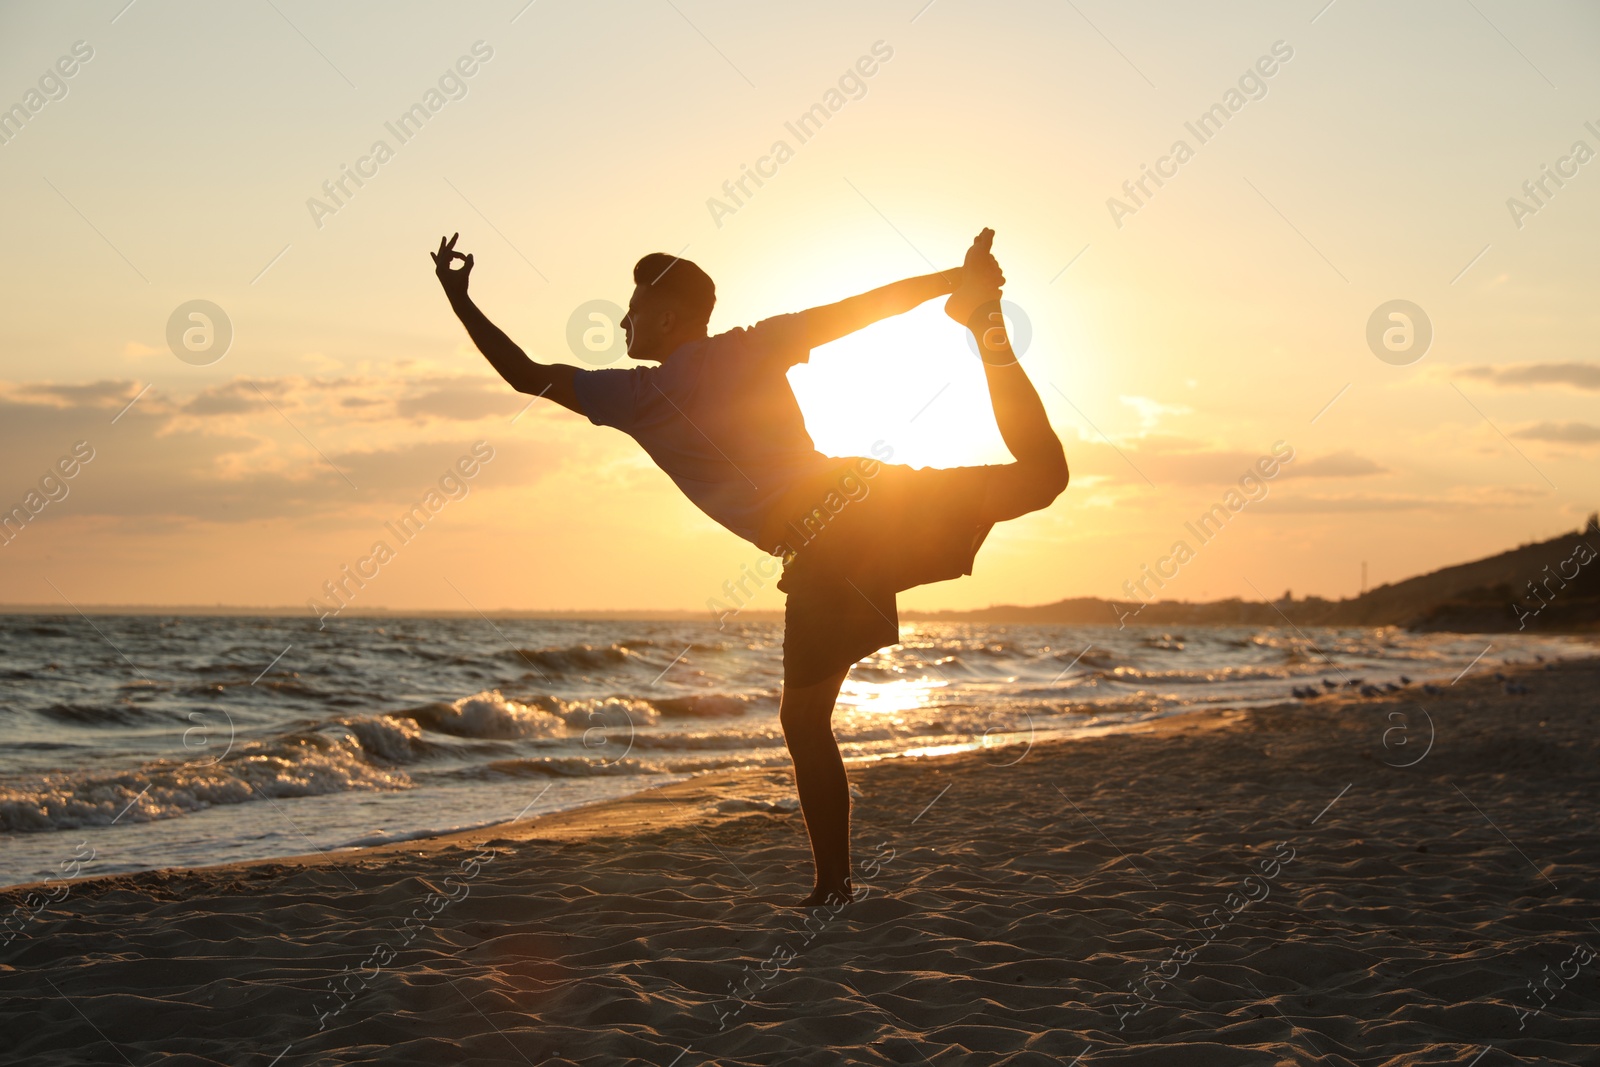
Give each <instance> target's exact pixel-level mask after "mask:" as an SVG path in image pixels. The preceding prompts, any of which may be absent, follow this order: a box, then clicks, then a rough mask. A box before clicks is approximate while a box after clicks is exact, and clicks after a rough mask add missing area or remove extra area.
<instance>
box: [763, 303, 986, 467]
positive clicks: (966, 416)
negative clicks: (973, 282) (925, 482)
mask: <svg viewBox="0 0 1600 1067" xmlns="http://www.w3.org/2000/svg"><path fill="white" fill-rule="evenodd" d="M968 339H969V338H968V335H967V334H966V333H965V331H963V330H962V329H961V328H960V327H958V326H957V325H956V324H955V323H953V322H951V321H950V319H948V318H947V317H946V316H945V315H944V313H943V312H942V311H941V310H940V308H939V305H938V304H937V303H936V302H935V303H930V304H925V305H923V306H922V307H920V308H917V309H916V310H915V311H912V312H909V313H907V314H905V315H899V316H896V317H894V318H891V319H885V320H884V321H882V322H879V323H876V324H874V325H872V326H870V327H868V328H867V329H865V330H861V331H860V332H858V333H854V334H851V335H850V336H848V337H844V338H841V339H840V340H838V341H835V342H833V343H832V344H829V345H824V346H823V347H821V348H818V349H816V350H814V351H813V352H812V353H811V360H810V362H809V363H808V364H802V365H800V366H798V367H796V368H794V369H793V370H791V371H790V372H789V384H790V385H791V386H792V387H793V389H794V394H795V398H796V399H797V400H798V401H799V403H800V409H801V411H802V412H804V414H805V418H806V429H807V430H809V431H810V433H811V438H812V440H813V441H814V442H815V443H816V446H817V450H818V451H819V452H822V453H825V454H827V455H830V456H873V455H876V456H879V457H880V458H881V457H884V456H885V449H886V448H887V449H888V450H889V451H888V453H887V458H888V459H889V461H890V462H893V463H903V464H906V465H908V466H912V467H961V466H972V465H975V464H980V463H1006V462H1009V461H1010V460H1011V455H1010V453H1008V452H1007V451H1006V448H1005V444H1004V442H1002V441H1001V440H1000V432H999V430H998V429H997V428H996V427H995V422H994V413H993V411H992V410H991V409H990V406H989V390H988V386H987V385H986V384H985V382H984V377H983V366H982V364H981V363H980V362H979V361H978V357H977V355H976V354H975V352H974V351H973V349H972V348H970V347H968V344H967V341H968ZM874 446H876V448H875V447H874Z"/></svg>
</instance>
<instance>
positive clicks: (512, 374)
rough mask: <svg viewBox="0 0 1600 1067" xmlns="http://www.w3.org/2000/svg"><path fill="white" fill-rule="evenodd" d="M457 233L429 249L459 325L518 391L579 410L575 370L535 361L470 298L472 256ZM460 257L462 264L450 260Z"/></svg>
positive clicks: (562, 365)
mask: <svg viewBox="0 0 1600 1067" xmlns="http://www.w3.org/2000/svg"><path fill="white" fill-rule="evenodd" d="M459 236H461V235H460V234H456V235H455V236H454V237H451V238H450V239H449V240H448V241H447V240H445V239H444V238H443V237H441V238H439V251H437V252H430V253H429V255H431V256H432V257H433V264H434V273H435V274H437V275H438V276H439V284H440V285H441V286H442V287H443V288H444V292H445V295H446V296H447V297H449V298H450V307H451V310H453V311H454V312H455V313H456V318H458V319H460V320H461V325H463V326H465V327H466V328H467V335H468V336H469V337H471V338H472V343H473V344H475V345H477V346H478V351H479V352H482V353H483V354H484V357H485V358H487V359H488V360H489V363H490V364H491V365H493V367H494V369H495V370H496V371H498V372H499V373H500V377H502V378H504V379H505V380H506V381H507V382H508V383H510V385H511V387H512V388H513V389H515V390H517V391H518V392H519V393H532V394H533V395H534V396H542V397H544V398H545V399H547V400H554V401H555V402H556V403H557V404H560V405H561V406H562V407H564V408H570V409H571V410H573V411H576V412H578V414H580V415H581V414H583V410H582V409H581V408H579V406H578V396H577V393H576V392H574V391H573V388H572V375H573V372H574V370H575V368H573V367H569V366H566V365H565V364H561V363H555V364H548V363H535V362H534V361H533V360H531V359H529V358H528V356H527V353H525V352H523V351H522V349H521V348H518V347H517V344H516V342H515V341H513V340H511V338H509V337H507V336H506V334H505V331H504V330H502V329H500V327H498V326H496V325H495V324H494V323H492V322H490V321H489V317H488V316H487V315H485V314H484V313H483V312H482V311H480V310H478V305H476V304H474V303H473V302H472V298H471V297H470V296H468V295H467V279H468V277H469V276H470V275H471V274H472V256H471V255H463V254H461V253H460V252H457V251H456V250H455V248H456V237H459ZM456 260H460V261H461V266H460V267H459V268H458V267H454V266H452V264H453V263H454V262H455V261H456Z"/></svg>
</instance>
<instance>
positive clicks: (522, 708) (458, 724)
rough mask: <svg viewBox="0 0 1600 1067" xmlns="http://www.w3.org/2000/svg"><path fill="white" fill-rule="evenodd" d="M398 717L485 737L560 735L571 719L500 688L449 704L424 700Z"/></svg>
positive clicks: (447, 731) (444, 730)
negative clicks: (512, 696) (510, 696)
mask: <svg viewBox="0 0 1600 1067" xmlns="http://www.w3.org/2000/svg"><path fill="white" fill-rule="evenodd" d="M393 717H396V718H406V719H410V720H413V721H414V722H416V723H417V724H418V725H419V726H422V727H424V728H426V729H429V730H436V731H438V732H439V733H442V734H449V735H451V736H452V737H482V738H490V739H498V740H506V739H511V738H523V737H559V736H561V735H562V734H564V733H565V732H566V729H567V723H566V721H565V720H564V719H563V718H562V717H561V716H560V715H554V714H551V713H550V712H549V711H546V710H545V709H544V708H541V707H537V706H534V705H531V704H522V703H519V702H517V701H515V700H508V699H506V698H505V697H504V696H503V695H501V693H500V690H498V689H490V690H485V691H484V692H481V693H475V694H473V695H472V696H469V697H462V698H461V699H460V700H453V701H451V702H450V703H448V704H444V703H435V704H424V705H423V706H422V707H419V708H411V709H409V710H407V711H403V712H395V713H394V716H393Z"/></svg>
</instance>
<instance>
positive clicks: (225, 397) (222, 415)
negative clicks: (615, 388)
mask: <svg viewBox="0 0 1600 1067" xmlns="http://www.w3.org/2000/svg"><path fill="white" fill-rule="evenodd" d="M142 388H143V386H142V384H141V383H139V382H133V381H120V382H119V381H102V382H91V383H68V384H58V383H30V384H15V383H9V384H8V383H4V382H0V455H4V456H6V459H7V467H8V469H13V468H14V469H16V470H17V471H19V472H21V473H20V474H19V477H21V478H22V479H23V481H30V480H32V479H33V478H36V477H37V476H38V475H39V474H40V473H43V472H44V471H46V470H48V469H49V468H50V467H51V465H52V464H53V463H54V462H55V460H56V459H57V458H58V457H59V456H61V455H63V454H66V453H67V452H69V451H70V450H71V448H72V446H73V444H74V442H77V441H80V440H86V441H88V442H89V443H90V445H91V446H92V447H93V449H94V451H95V457H94V459H93V461H92V462H90V463H88V464H86V465H85V466H84V469H83V472H82V473H81V474H80V475H79V476H78V477H77V478H76V479H75V480H74V483H73V486H72V492H71V495H70V498H69V499H68V500H66V501H65V502H64V503H63V504H62V506H61V507H60V508H59V509H58V510H59V511H60V513H61V514H62V515H66V514H69V513H76V514H78V515H81V516H89V515H94V516H105V517H114V518H123V519H135V520H137V522H138V523H139V524H141V527H143V526H147V525H150V524H160V523H172V522H179V523H181V522H190V521H195V520H200V521H206V522H219V523H239V522H255V521H260V520H264V519H274V518H282V519H289V520H304V519H312V518H319V517H328V516H334V517H338V518H348V517H350V516H352V515H356V514H362V513H365V512H367V511H371V510H373V509H377V510H378V511H380V512H382V511H386V510H388V509H390V508H391V507H392V506H393V505H395V504H396V503H397V502H399V501H409V500H412V499H414V498H415V497H416V496H417V495H418V494H419V493H421V492H422V491H424V490H426V489H427V488H428V486H430V485H432V484H435V483H436V482H437V481H438V479H439V477H440V475H441V474H442V473H443V472H445V471H446V470H448V469H449V468H450V467H451V465H452V464H453V463H454V462H455V460H456V459H457V457H459V456H461V455H462V454H463V453H465V452H467V451H468V449H469V448H470V446H471V443H472V441H473V440H474V439H475V438H480V437H481V438H483V439H486V440H488V441H489V443H490V444H492V445H493V446H494V448H495V451H496V459H495V461H494V463H493V464H492V467H491V468H490V469H491V470H492V474H490V475H488V476H486V477H485V478H484V479H483V482H484V484H486V485H493V486H496V487H499V488H513V487H519V486H527V485H532V484H534V483H537V482H538V481H540V480H541V479H543V478H544V477H545V476H547V475H548V474H550V473H552V472H553V471H556V470H559V469H560V468H561V467H562V466H563V464H564V462H566V461H567V460H569V459H570V458H571V457H570V456H569V455H568V453H567V451H566V450H565V449H563V448H561V447H560V445H559V444H557V443H556V442H557V441H558V440H559V439H560V438H561V437H562V429H561V425H562V424H561V423H560V422H559V421H556V422H549V423H547V422H545V421H544V420H541V419H539V418H529V419H525V420H523V421H522V424H521V426H520V427H515V428H513V427H511V426H509V425H505V424H502V425H498V426H492V427H481V428H477V427H475V428H473V429H471V430H468V429H465V428H464V427H463V426H462V425H461V423H460V422H459V421H456V422H445V423H442V424H440V425H438V427H437V429H436V430H433V431H429V430H427V429H419V428H418V426H417V423H416V421H415V420H414V419H407V418H402V417H401V416H400V415H398V414H397V412H396V408H397V407H398V406H399V405H400V404H401V403H403V402H404V401H405V400H406V399H407V398H408V394H410V393H413V392H415V393H416V394H417V395H418V396H419V397H421V398H427V397H429V396H431V395H434V394H436V393H438V392H441V391H444V390H443V389H441V388H440V387H439V385H438V381H437V380H435V381H433V382H415V381H407V380H398V381H397V380H389V379H365V378H360V379H358V378H341V379H325V380H318V379H305V378H300V377H294V376H289V377H283V378H262V379H242V378H241V379H234V380H231V381H227V382H222V383H219V384H216V385H212V386H208V387H206V388H203V389H200V390H198V391H196V392H190V393H187V394H183V393H173V392H171V391H167V390H163V389H159V388H158V389H152V390H150V391H149V392H148V393H146V395H144V396H143V397H141V398H140V400H139V402H138V403H136V404H133V405H132V406H131V407H129V406H128V402H129V401H130V400H132V399H133V398H134V397H135V396H137V395H138V394H139V391H140V389H142ZM258 389H259V392H258V391H257V390H258ZM263 396H265V397H266V398H267V399H269V400H270V401H271V405H275V406H276V407H277V408H278V410H277V411H274V410H273V408H272V406H269V405H268V403H267V402H266V401H264V400H263ZM508 399H510V400H511V401H513V402H514V401H516V400H517V397H516V396H515V395H512V396H510V397H508ZM346 401H350V402H351V403H349V404H346V403H345V402H346ZM123 408H126V409H127V410H126V411H123V412H122V413H121V414H120V415H119V414H118V412H119V411H122V409H123ZM458 410H459V409H458ZM113 418H115V420H116V421H114V422H113V421H112V420H113ZM285 420H287V422H286V421H285ZM530 434H532V435H534V436H535V439H533V440H530V439H529V437H530ZM324 456H326V457H327V459H326V460H325V459H324ZM330 464H331V465H330ZM346 477H348V478H349V481H346ZM351 482H353V483H354V485H355V486H359V489H357V488H352V485H351Z"/></svg>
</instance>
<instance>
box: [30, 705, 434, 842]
mask: <svg viewBox="0 0 1600 1067" xmlns="http://www.w3.org/2000/svg"><path fill="white" fill-rule="evenodd" d="M341 727H343V729H340V728H341ZM419 734H420V731H418V730H417V728H416V726H415V725H414V724H412V725H410V727H409V729H408V728H407V725H406V722H405V720H391V721H390V722H389V723H387V724H386V723H383V722H382V721H381V720H374V719H351V720H345V721H340V722H335V723H330V724H327V727H325V728H322V729H314V730H309V731H304V732H300V733H295V734H289V735H285V736H283V737H278V738H273V739H271V740H268V741H256V742H250V743H247V744H243V745H239V746H237V747H235V748H234V749H233V750H232V751H230V752H229V753H228V754H227V755H225V756H223V757H222V758H221V759H219V760H215V761H210V762H208V761H198V762H187V763H177V762H174V761H171V760H157V761H154V762H152V763H147V764H145V765H144V766H142V767H138V768H136V769H133V770H128V771H121V772H116V773H110V774H106V773H101V774H60V775H47V776H45V777H44V778H41V779H37V780H35V781H33V782H31V783H21V784H16V785H10V786H3V787H0V832H5V833H20V832H38V831H45V830H68V829H76V828H79V827H87V826H110V825H111V824H112V823H114V822H153V821H155V820H157V819H169V818H174V817H176V816H180V815H186V814H188V813H190V812H196V811H204V810H206V809H207V808H212V807H217V806H220V805H225V804H243V803H247V802H249V801H253V800H259V799H262V798H272V799H276V798H281V797H304V796H320V795H323V794H327V793H343V792H348V791H351V790H358V789H364V790H387V789H403V788H406V787H407V786H409V785H410V779H409V778H408V777H407V776H406V774H405V773H404V772H402V771H400V770H398V769H397V768H395V767H394V766H393V765H392V764H393V762H394V761H393V760H392V759H391V758H390V754H392V755H396V756H400V755H405V754H409V750H410V747H411V745H412V744H413V743H414V742H415V741H416V740H417V739H418V735H419ZM369 746H371V747H370V748H369Z"/></svg>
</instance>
